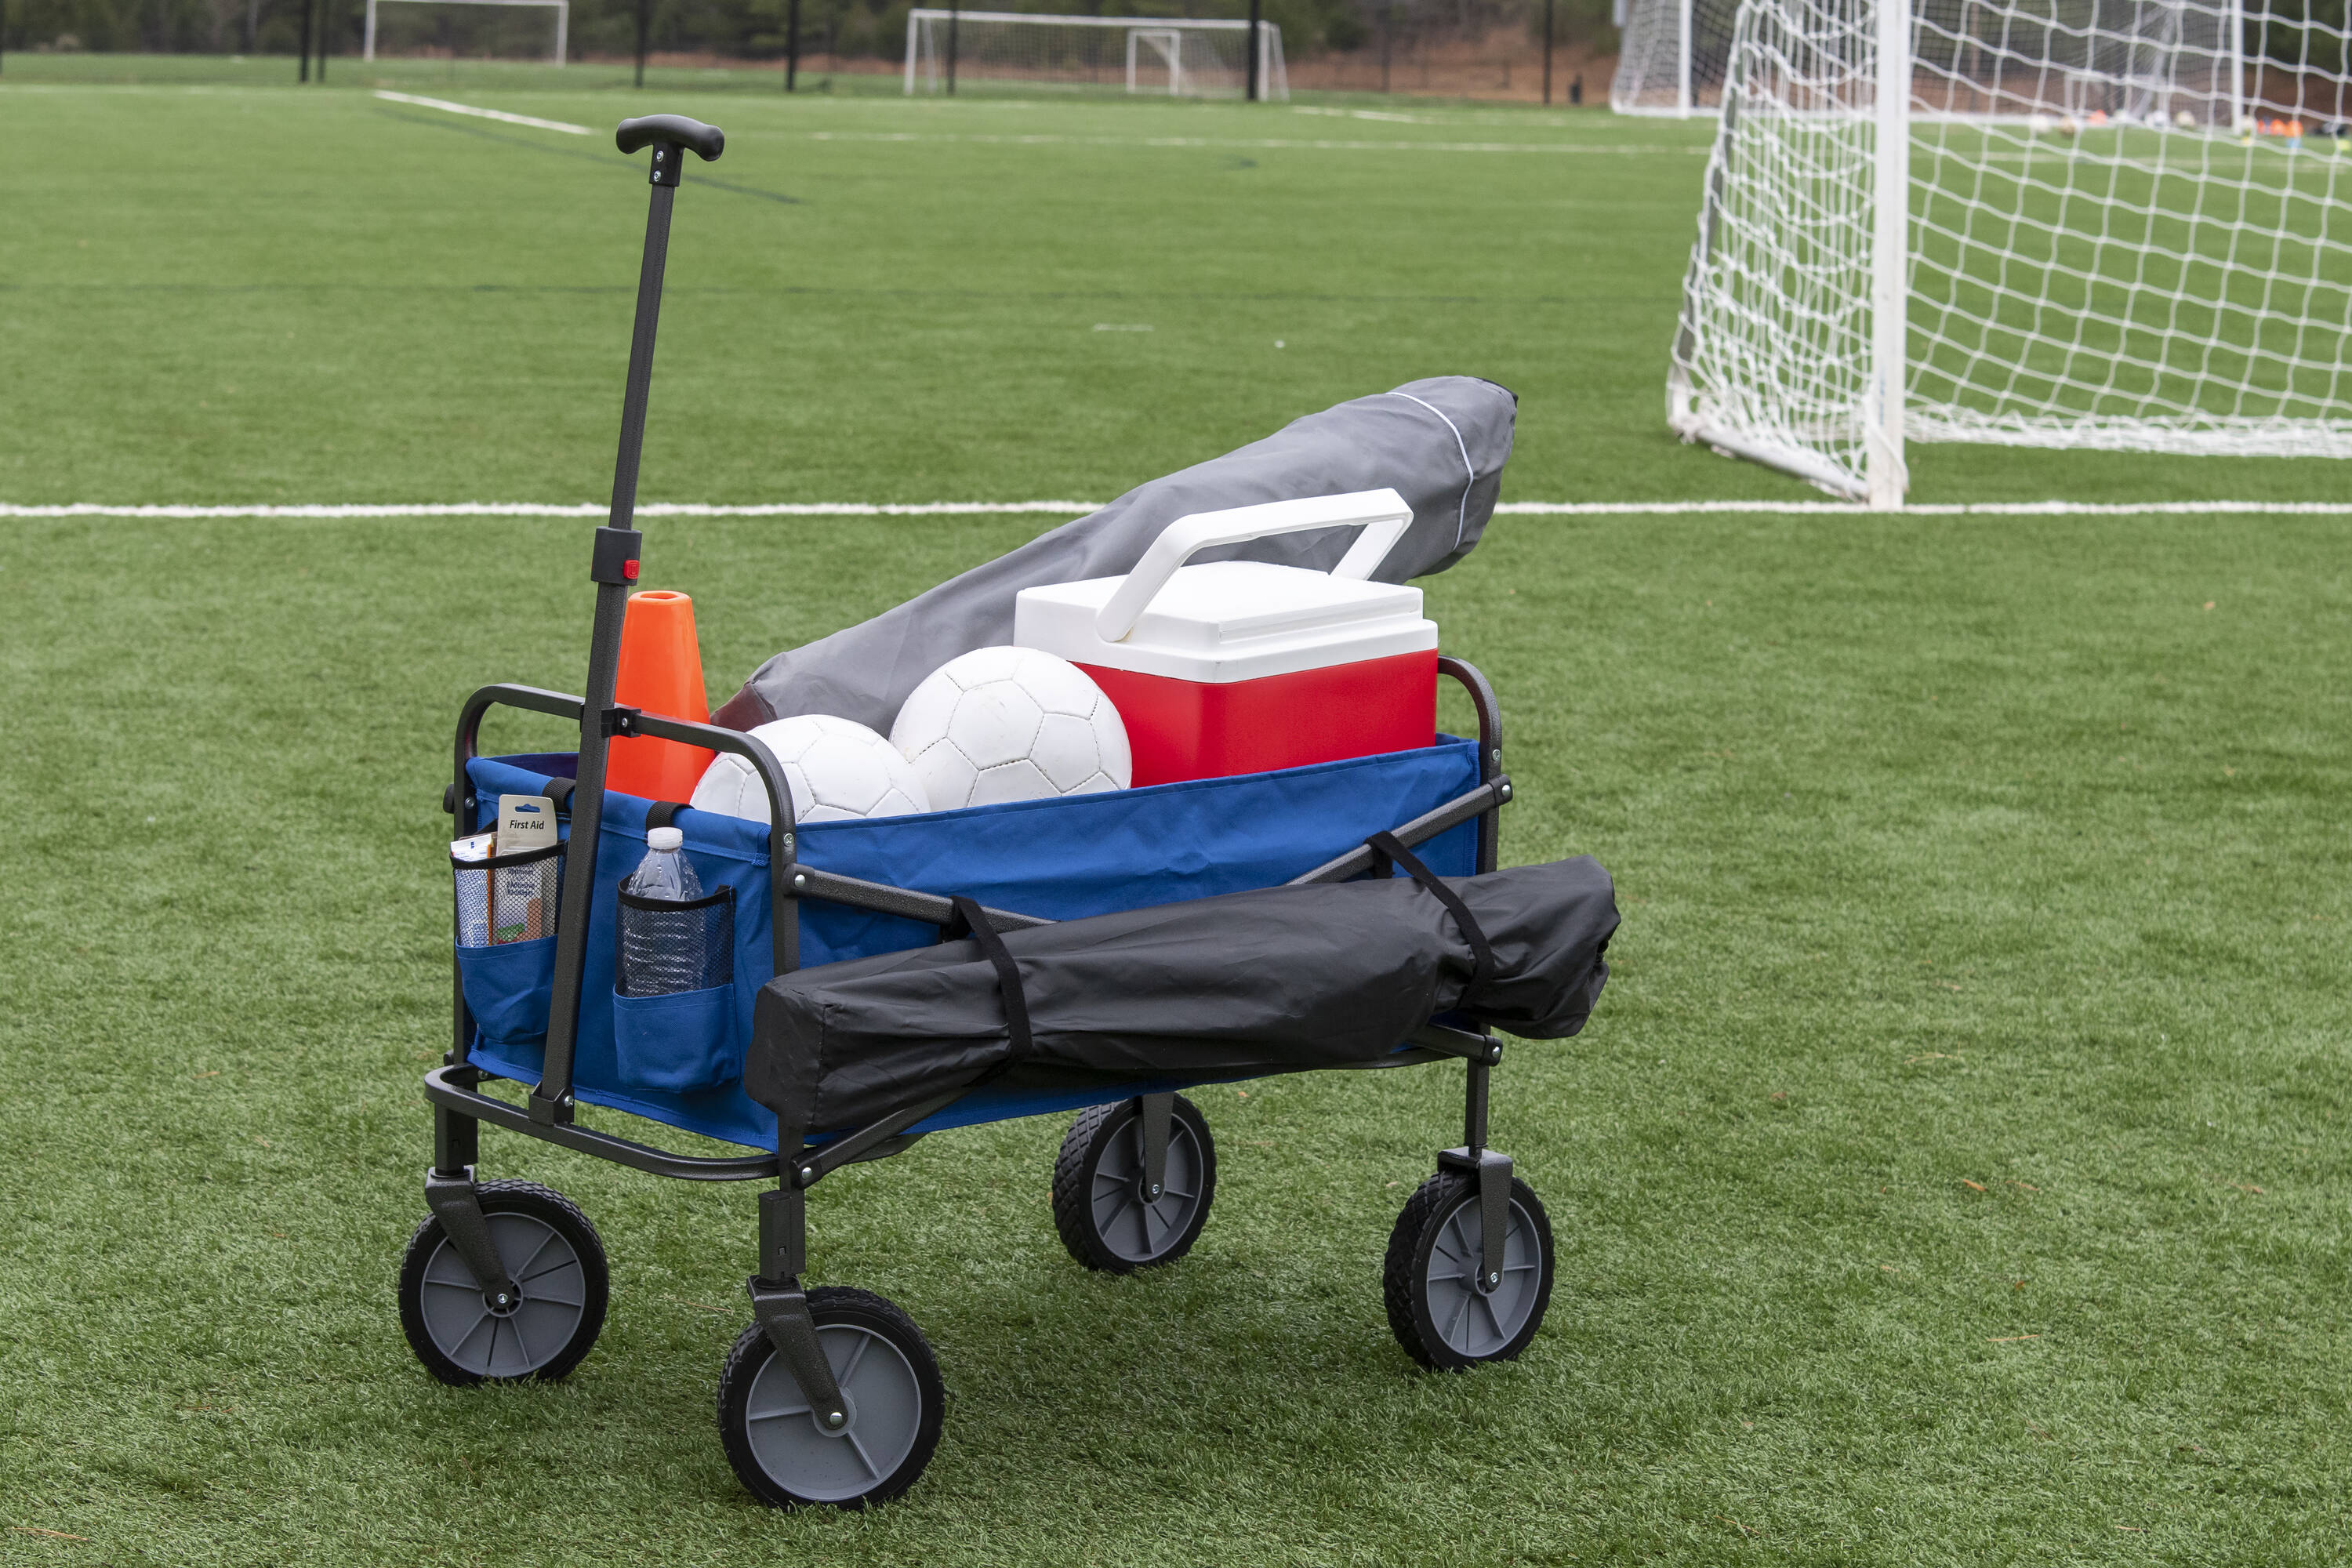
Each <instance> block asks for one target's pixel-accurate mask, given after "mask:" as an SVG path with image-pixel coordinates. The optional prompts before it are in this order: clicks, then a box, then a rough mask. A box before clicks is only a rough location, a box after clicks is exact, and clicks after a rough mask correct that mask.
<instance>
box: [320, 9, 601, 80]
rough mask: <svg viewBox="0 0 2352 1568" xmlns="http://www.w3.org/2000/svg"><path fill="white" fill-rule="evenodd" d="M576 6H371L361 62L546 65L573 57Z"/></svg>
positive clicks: (559, 63) (363, 30) (363, 34)
mask: <svg viewBox="0 0 2352 1568" xmlns="http://www.w3.org/2000/svg"><path fill="white" fill-rule="evenodd" d="M571 31H572V0H367V18H366V21H365V23H364V25H363V28H362V35H361V37H362V43H361V46H360V58H362V59H369V60H372V59H374V58H376V57H377V56H378V55H379V54H383V55H425V56H427V57H429V58H436V59H443V58H446V59H543V60H546V61H548V62H549V63H550V64H551V65H559V66H560V65H562V63H563V61H564V58H565V56H566V55H567V54H568V52H569V51H570V47H571V42H570V34H571Z"/></svg>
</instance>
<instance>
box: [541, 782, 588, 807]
mask: <svg viewBox="0 0 2352 1568" xmlns="http://www.w3.org/2000/svg"><path fill="white" fill-rule="evenodd" d="M579 787H580V781H579V780H578V779H562V778H555V779H550V780H548V781H547V787H546V788H545V789H543V790H541V791H540V793H541V795H545V796H547V799H548V803H549V804H550V805H553V806H554V807H555V809H556V810H558V811H570V810H571V809H572V791H573V790H575V789H578V788H579Z"/></svg>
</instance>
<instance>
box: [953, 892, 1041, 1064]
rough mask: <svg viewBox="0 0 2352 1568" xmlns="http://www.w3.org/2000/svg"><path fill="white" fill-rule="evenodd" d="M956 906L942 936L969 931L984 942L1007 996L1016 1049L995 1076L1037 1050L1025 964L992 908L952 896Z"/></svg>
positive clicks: (1008, 1031) (1007, 1029)
mask: <svg viewBox="0 0 2352 1568" xmlns="http://www.w3.org/2000/svg"><path fill="white" fill-rule="evenodd" d="M948 902H949V903H950V905H952V906H953V907H954V910H955V921H954V923H952V924H951V925H950V926H949V927H948V928H947V931H945V933H943V935H942V938H941V940H942V941H946V942H954V941H956V940H958V939H959V938H961V937H962V936H963V935H965V934H966V933H969V934H970V935H971V940H972V941H974V942H978V943H979V944H980V951H981V954H982V956H983V957H985V958H986V959H987V960H988V962H989V963H990V964H991V965H992V966H993V967H994V968H995V970H996V989H997V994H999V995H1001V996H1002V997H1003V999H1004V1033H1005V1035H1006V1037H1008V1038H1009V1039H1010V1040H1011V1042H1012V1050H1011V1052H1010V1054H1008V1055H1007V1056H1006V1058H1005V1059H1004V1065H1003V1067H1000V1068H997V1069H996V1072H992V1073H990V1074H989V1075H988V1076H989V1077H990V1078H994V1077H995V1076H996V1073H997V1072H1003V1070H1005V1068H1012V1067H1017V1066H1019V1065H1020V1064H1021V1063H1023V1062H1024V1061H1027V1060H1028V1059H1029V1058H1030V1056H1031V1055H1032V1054H1033V1052H1034V1050H1035V1041H1034V1037H1032V1036H1031V1035H1030V1033H1029V996H1028V993H1026V992H1025V991H1024V990H1022V988H1021V966H1020V965H1019V964H1017V963H1013V954H1012V953H1011V952H1009V951H1007V950H1006V948H1005V945H1004V939H1003V937H1002V936H999V935H998V934H997V932H996V928H995V927H994V926H992V925H990V924H989V923H988V911H987V910H983V909H982V908H981V907H980V905H979V904H978V903H976V902H974V901H973V900H971V899H961V898H959V899H950V900H948Z"/></svg>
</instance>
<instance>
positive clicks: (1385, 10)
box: [1381, 0, 1396, 92]
mask: <svg viewBox="0 0 2352 1568" xmlns="http://www.w3.org/2000/svg"><path fill="white" fill-rule="evenodd" d="M1395 41H1396V0H1389V4H1387V5H1383V6H1381V91H1382V92H1386V91H1388V89H1389V51H1390V48H1391V45H1393V44H1394V42H1395Z"/></svg>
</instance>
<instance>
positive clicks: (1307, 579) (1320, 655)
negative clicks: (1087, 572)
mask: <svg viewBox="0 0 2352 1568" xmlns="http://www.w3.org/2000/svg"><path fill="white" fill-rule="evenodd" d="M1126 581H1127V579H1126V578H1125V577H1094V578H1089V579H1087V581H1085V582H1083V583H1056V584H1050V585H1048V586H1045V587H1041V588H1024V589H1023V590H1021V593H1020V595H1019V597H1018V598H1016V599H1015V600H1014V602H1013V641H1014V642H1015V643H1017V644H1019V645H1020V646H1021V647H1034V648H1043V649H1044V650H1045V652H1047V653H1050V654H1055V655H1058V656H1060V657H1061V658H1066V659H1068V660H1069V661H1070V662H1071V663H1073V664H1093V665H1101V666H1106V667H1108V668H1112V669H1131V670H1134V671H1136V672H1137V673H1139V674H1141V675H1165V676H1170V677H1172V678H1174V679H1178V680H1194V681H1202V682H1207V683H1217V684H1223V683H1225V682H1230V681H1235V680H1257V679H1263V678H1264V677H1266V676H1269V675H1293V674H1296V673H1297V672H1298V671H1299V670H1302V669H1321V668H1326V667H1327V666H1329V665H1335V664H1353V663H1355V662H1357V661H1358V660H1360V659H1367V658H1387V657H1389V656H1391V655H1392V654H1400V653H1421V652H1424V651H1426V650H1428V649H1431V648H1434V647H1436V646H1437V626H1436V623H1435V622H1433V621H1430V620H1426V619H1423V616H1422V613H1421V590H1420V589H1418V588H1413V587H1408V586H1405V585H1403V584H1395V583H1372V582H1365V581H1360V580H1358V579H1354V578H1348V577H1336V576H1333V575H1331V574H1328V573H1323V572H1308V571H1306V570H1304V569H1302V568H1300V567H1297V566H1276V565H1274V564H1272V563H1267V562H1262V561H1213V562H1206V563H1202V564H1201V565H1198V566H1184V567H1180V568H1178V569H1177V571H1176V572H1175V574H1173V575H1172V576H1171V577H1170V578H1169V579H1168V582H1167V584H1166V586H1164V587H1162V588H1161V589H1160V592H1159V593H1157V594H1155V595H1152V598H1151V602H1150V605H1148V606H1146V608H1145V609H1144V611H1143V614H1142V616H1140V617H1139V619H1138V620H1137V621H1136V623H1135V629H1134V630H1133V631H1132V632H1130V633H1129V634H1128V635H1127V636H1126V637H1122V638H1120V639H1119V640H1118V641H1117V642H1110V641H1107V640H1106V639H1105V638H1104V637H1103V636H1102V634H1101V632H1100V631H1099V630H1097V625H1096V623H1097V619H1098V617H1099V616H1101V613H1102V610H1103V606H1104V605H1107V604H1108V602H1109V601H1110V596H1111V595H1113V594H1114V593H1116V592H1118V588H1119V587H1120V585H1121V584H1124V583H1126Z"/></svg>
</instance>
